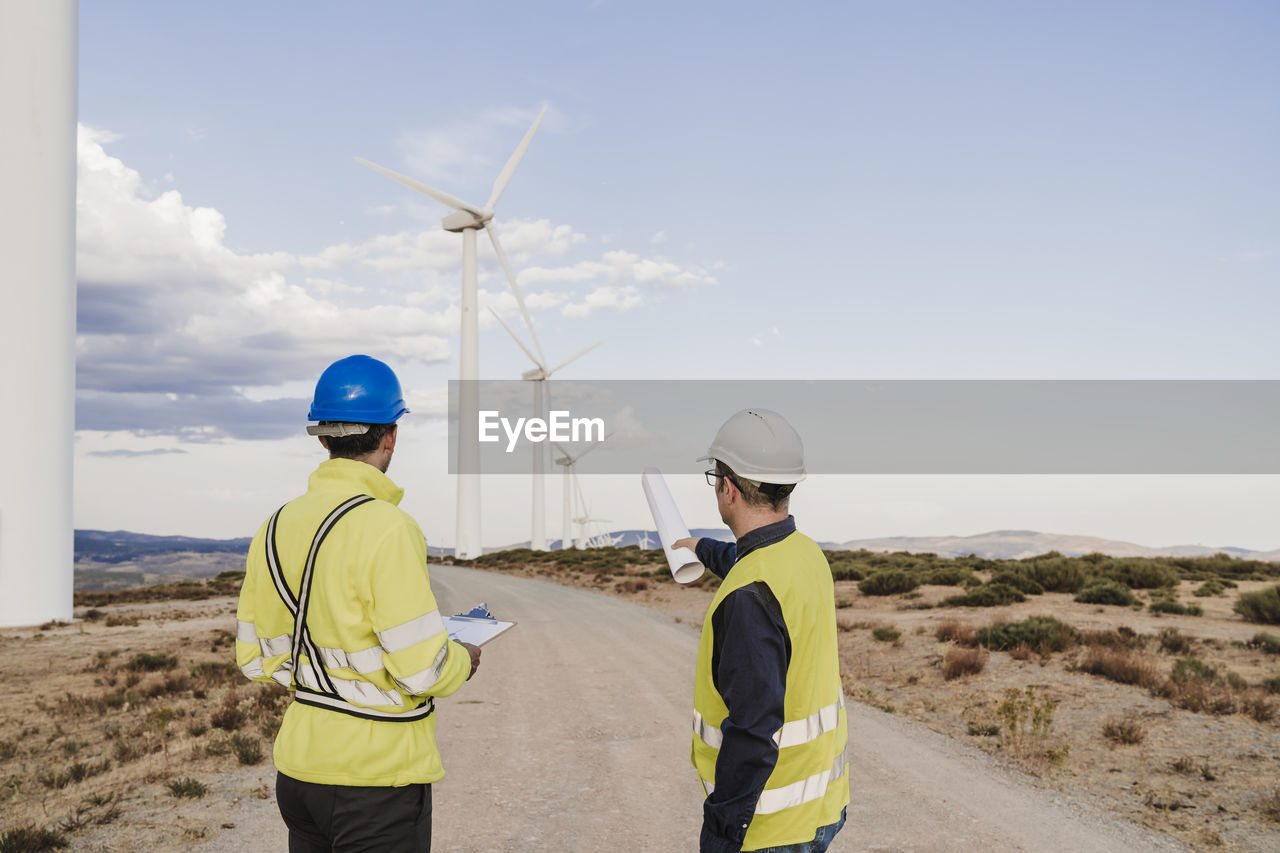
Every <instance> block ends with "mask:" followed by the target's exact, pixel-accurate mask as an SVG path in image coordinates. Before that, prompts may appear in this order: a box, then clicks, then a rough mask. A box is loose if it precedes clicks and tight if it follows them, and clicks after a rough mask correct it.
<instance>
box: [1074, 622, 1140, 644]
mask: <svg viewBox="0 0 1280 853" xmlns="http://www.w3.org/2000/svg"><path fill="white" fill-rule="evenodd" d="M1076 642H1078V643H1079V644H1080V645H1082V646H1104V647H1106V648H1109V649H1143V648H1146V645H1147V638H1146V637H1145V636H1143V635H1142V634H1139V633H1138V632H1137V631H1134V630H1133V629H1132V628H1130V627H1128V626H1127V625H1121V626H1120V627H1118V628H1108V629H1106V630H1101V631H1076Z"/></svg>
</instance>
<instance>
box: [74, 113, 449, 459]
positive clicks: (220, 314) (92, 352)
mask: <svg viewBox="0 0 1280 853" xmlns="http://www.w3.org/2000/svg"><path fill="white" fill-rule="evenodd" d="M111 138H112V137H111V136H110V135H108V134H104V133H102V132H99V131H94V130H92V129H89V128H81V132H80V135H79V147H78V154H79V176H78V190H77V204H76V208H77V265H78V278H79V282H80V292H79V297H78V303H79V304H78V315H79V316H78V326H79V329H78V336H77V342H76V348H77V356H78V384H79V387H80V390H81V392H82V393H81V422H82V425H83V426H85V427H86V428H94V427H95V425H97V424H96V423H95V422H97V423H100V424H105V425H107V426H106V428H110V429H130V428H138V429H161V428H165V429H170V430H172V431H174V432H180V433H181V434H182V435H183V436H184V437H186V438H189V439H191V438H197V439H198V438H201V437H206V436H207V435H209V434H212V435H215V436H216V435H217V434H219V430H220V429H222V430H223V431H230V429H231V428H230V426H228V425H227V424H225V423H220V422H219V420H218V418H217V412H218V410H219V407H218V406H211V405H207V401H209V400H215V399H222V400H224V403H225V401H226V400H238V401H241V402H242V403H243V405H237V406H231V405H223V406H222V409H224V410H225V411H226V415H225V418H228V419H229V418H231V417H237V418H241V419H242V421H244V420H249V421H252V420H253V419H254V417H256V416H251V415H247V414H246V407H253V406H256V405H258V404H257V403H256V402H255V401H249V400H245V399H244V398H243V397H241V396H240V395H239V393H238V392H237V391H236V389H237V388H239V387H243V386H245V385H256V386H270V385H272V384H279V383H282V382H287V381H290V380H296V379H299V378H309V377H313V376H314V375H315V372H316V370H317V369H318V367H322V366H323V365H325V364H327V363H328V362H329V361H331V360H332V359H333V358H334V357H335V354H345V353H349V352H369V353H371V354H374V355H381V356H382V357H384V358H389V359H393V360H399V361H407V360H416V361H421V362H436V361H441V360H443V359H445V358H447V357H448V355H449V344H448V340H447V336H448V335H449V334H450V333H452V331H453V330H454V329H455V328H456V324H457V321H456V317H455V316H453V315H452V314H451V312H450V310H449V309H448V308H447V307H446V309H445V310H443V311H438V312H429V311H427V310H424V309H423V308H420V307H415V306H412V305H404V304H401V305H394V304H393V305H367V304H366V305H357V306H351V305H345V304H341V303H339V302H337V301H335V300H334V299H333V298H332V297H335V296H337V295H339V294H344V293H345V294H350V293H352V292H354V291H358V290H359V288H354V287H350V286H348V285H345V284H342V281H341V279H340V278H312V279H309V280H307V279H304V281H305V284H306V286H305V287H304V286H301V285H297V284H293V283H291V282H290V280H289V273H290V272H292V271H293V270H294V269H295V268H296V259H294V258H293V257H292V256H290V255H288V254H286V253H283V252H274V253H267V254H258V255H246V254H240V253H237V252H235V251H233V250H232V249H230V248H228V247H227V246H226V244H225V242H224V235H225V233H226V219H225V218H224V217H223V215H222V214H221V213H220V212H218V211H217V210H215V209H213V208H208V207H193V206H190V205H188V204H186V202H185V201H184V200H183V198H182V195H181V194H180V193H179V192H178V191H176V190H169V191H166V192H164V193H162V194H160V195H159V196H157V197H155V198H150V197H148V194H147V193H146V191H145V188H144V185H143V182H142V180H141V177H140V176H139V174H138V173H137V172H136V171H134V170H132V169H129V168H128V167H126V166H125V165H124V163H122V162H121V161H120V160H119V159H118V158H115V157H112V156H110V155H108V154H107V153H106V151H105V150H104V148H103V144H104V143H105V142H106V141H107V140H109V139H111ZM449 260H450V262H451V263H453V264H456V263H457V260H456V257H454V258H450V259H449ZM147 395H152V396H154V397H155V398H156V399H155V400H154V401H150V400H147V399H143V398H144V397H146V396H147ZM193 395H196V396H199V397H201V398H202V400H203V401H204V403H206V404H205V405H197V402H199V401H196V400H193V399H191V398H192V396H193ZM126 404H127V405H126ZM130 410H133V411H134V412H135V413H136V414H135V415H134V417H136V418H137V419H138V420H139V423H137V424H135V425H134V426H133V427H130V426H129V425H127V419H128V412H129V411H130ZM264 411H265V410H264ZM184 412H185V413H186V414H184ZM196 412H198V413H199V415H198V416H199V417H200V418H201V420H200V421H199V422H198V423H191V422H189V423H183V418H184V417H196V414H195V413H196ZM148 413H149V414H148ZM148 417H149V422H145V423H144V422H142V419H144V418H148ZM210 418H212V420H210ZM264 428H265V425H264Z"/></svg>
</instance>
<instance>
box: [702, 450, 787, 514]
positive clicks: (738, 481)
mask: <svg viewBox="0 0 1280 853" xmlns="http://www.w3.org/2000/svg"><path fill="white" fill-rule="evenodd" d="M716 473H717V474H723V475H725V476H726V477H729V478H730V479H732V480H733V484H734V485H735V486H737V487H738V491H739V492H742V499H743V500H744V501H746V502H747V505H748V506H767V507H769V509H771V510H773V511H774V512H777V511H778V510H780V509H783V508H785V507H786V506H787V504H788V503H789V502H790V500H791V491H792V490H793V489H794V488H795V484H794V483H757V482H756V481H755V480H748V479H746V478H744V477H739V476H738V475H737V474H735V473H733V469H732V468H730V467H729V466H728V465H726V464H724V463H723V462H721V461H720V460H719V459H717V460H716Z"/></svg>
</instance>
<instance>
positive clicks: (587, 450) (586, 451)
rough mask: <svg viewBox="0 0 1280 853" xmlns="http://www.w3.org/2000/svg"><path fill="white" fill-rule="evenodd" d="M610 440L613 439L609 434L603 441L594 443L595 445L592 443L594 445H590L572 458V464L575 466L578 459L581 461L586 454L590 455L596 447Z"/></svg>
mask: <svg viewBox="0 0 1280 853" xmlns="http://www.w3.org/2000/svg"><path fill="white" fill-rule="evenodd" d="M611 438H613V433H609V434H608V435H606V436H605V437H604V441H598V442H595V443H594V444H592V445H591V446H590V447H588V448H587V449H586V450H584V451H582V452H581V453H579V454H578V455H577V456H575V457H573V461H574V464H577V461H578V460H579V459H581V458H582V457H584V456H586V455H587V454H588V453H590V452H591V451H593V450H595V449H596V448H597V447H600V446H602V445H603V444H604V442H605V441H608V440H609V439H611Z"/></svg>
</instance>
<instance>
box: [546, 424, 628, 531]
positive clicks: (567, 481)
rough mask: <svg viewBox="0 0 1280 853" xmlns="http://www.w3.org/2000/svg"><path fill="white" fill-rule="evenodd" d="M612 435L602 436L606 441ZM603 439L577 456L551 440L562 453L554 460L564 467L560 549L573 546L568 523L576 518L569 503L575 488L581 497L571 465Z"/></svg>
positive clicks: (602, 442)
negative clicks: (562, 529)
mask: <svg viewBox="0 0 1280 853" xmlns="http://www.w3.org/2000/svg"><path fill="white" fill-rule="evenodd" d="M612 435H613V433H609V435H606V436H605V437H604V441H608V440H609V438H610V437H611V436H612ZM604 441H601V442H598V443H596V444H592V445H591V446H590V447H588V448H587V449H586V450H583V451H582V452H581V453H579V454H578V455H577V456H570V455H569V451H567V450H565V449H564V447H563V446H562V445H560V444H558V443H555V442H553V444H555V446H556V450H559V451H560V452H561V453H562V454H564V455H563V456H561V457H560V458H559V459H557V460H556V464H557V465H560V466H562V467H563V468H564V510H563V512H564V515H563V516H562V517H563V519H564V533H563V535H562V536H561V537H560V550H561V551H564V550H568V549H569V548H572V547H573V545H572V544H571V543H572V542H573V539H572V538H571V537H570V532H571V531H570V529H569V524H570V522H573V521H576V520H577V519H575V518H574V517H573V509H572V507H571V506H570V504H571V503H572V501H573V494H574V491H575V490H577V493H578V495H579V498H581V495H582V489H581V487H579V486H578V475H577V472H576V471H574V470H573V466H574V465H576V464H578V460H579V459H581V458H582V457H584V456H586V455H587V454H588V453H590V452H591V451H593V450H595V449H596V448H597V447H599V446H600V445H602V444H604Z"/></svg>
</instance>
